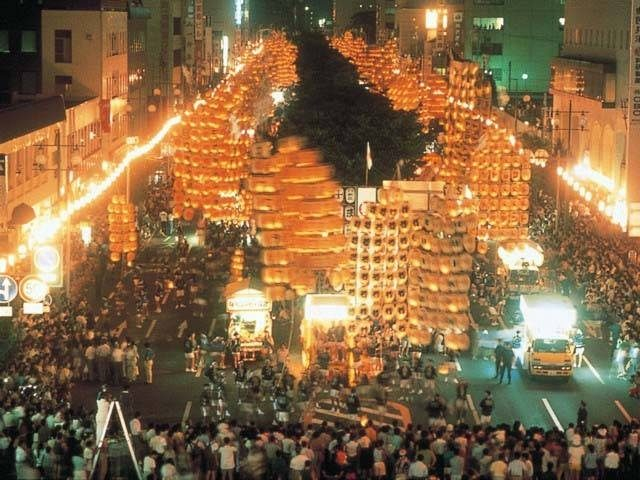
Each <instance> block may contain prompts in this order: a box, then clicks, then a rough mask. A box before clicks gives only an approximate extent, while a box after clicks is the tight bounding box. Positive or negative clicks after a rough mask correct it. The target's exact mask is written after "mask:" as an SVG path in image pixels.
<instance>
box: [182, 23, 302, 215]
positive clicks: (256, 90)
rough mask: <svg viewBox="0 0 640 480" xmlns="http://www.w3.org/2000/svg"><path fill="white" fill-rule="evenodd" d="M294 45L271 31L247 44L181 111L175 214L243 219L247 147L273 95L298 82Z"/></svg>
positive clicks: (248, 204)
mask: <svg viewBox="0 0 640 480" xmlns="http://www.w3.org/2000/svg"><path fill="white" fill-rule="evenodd" d="M296 52H297V51H296V48H295V46H293V45H292V44H291V43H290V42H289V41H288V40H287V39H286V37H285V36H284V35H282V34H279V33H273V34H271V35H270V36H269V37H268V38H267V39H265V40H263V41H262V42H261V43H260V44H259V45H258V46H257V47H256V46H253V45H251V46H249V47H248V48H247V52H246V54H245V55H244V56H243V58H242V61H241V63H240V65H239V67H238V68H236V70H235V71H234V72H232V74H230V75H229V76H227V77H226V78H225V79H224V80H223V81H222V82H221V83H220V85H218V86H217V87H216V88H215V89H214V90H213V91H211V92H208V93H207V94H206V95H205V96H204V98H203V99H202V100H201V101H199V102H196V106H194V109H193V110H190V111H187V112H185V116H184V122H183V124H184V125H183V127H182V128H181V129H179V130H178V131H177V132H176V133H175V135H176V139H175V145H176V152H175V162H174V175H175V179H174V183H173V190H174V200H175V211H174V215H176V216H182V217H183V218H185V219H189V218H191V219H192V218H194V216H195V210H199V211H201V212H202V214H203V216H204V218H207V219H210V220H212V221H229V222H243V221H247V220H248V219H249V217H250V214H251V203H252V202H251V198H250V195H249V193H248V192H247V191H246V190H245V189H244V188H243V186H242V185H243V182H244V181H245V179H246V178H247V177H248V176H249V166H248V161H249V150H250V148H251V144H252V142H253V138H254V135H255V129H256V128H257V127H258V126H259V125H260V124H261V123H263V122H264V121H265V120H266V119H267V118H268V117H269V116H270V115H272V114H273V100H272V93H273V92H274V91H276V90H279V89H282V88H288V87H290V86H291V85H292V84H293V83H295V82H296V81H297V76H296V71H295V59H296Z"/></svg>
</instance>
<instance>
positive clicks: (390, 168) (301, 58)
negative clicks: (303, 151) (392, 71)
mask: <svg viewBox="0 0 640 480" xmlns="http://www.w3.org/2000/svg"><path fill="white" fill-rule="evenodd" d="M298 48H299V53H298V63H297V69H298V75H299V76H300V83H299V84H298V85H297V86H296V88H295V89H294V91H293V92H292V94H291V97H290V101H289V102H288V103H287V104H286V105H285V107H284V108H283V110H282V115H283V122H282V125H281V127H280V136H288V135H299V136H303V137H305V138H306V139H307V141H308V145H309V146H312V147H317V148H319V149H320V150H321V151H322V153H323V155H324V159H325V161H326V162H328V163H330V164H332V165H333V166H334V167H335V169H336V176H337V178H338V179H339V180H340V181H341V182H342V183H343V184H352V185H359V184H362V183H364V172H365V163H366V160H365V153H366V143H367V142H369V143H370V145H371V152H372V157H373V168H372V169H371V171H370V172H369V183H370V184H372V185H376V184H381V183H382V180H385V179H391V178H392V177H393V176H394V174H395V170H396V165H398V164H399V165H401V173H402V176H403V178H408V177H410V176H411V175H412V174H413V172H414V171H415V168H416V167H417V165H418V163H419V160H420V158H421V157H422V154H423V153H424V149H425V145H426V143H427V138H426V136H425V134H424V133H423V132H422V130H421V128H420V124H419V123H418V118H417V115H416V114H415V112H404V111H395V110H393V108H392V106H391V104H390V102H389V100H388V99H387V98H386V97H384V96H382V95H378V94H374V93H372V92H370V91H369V90H368V89H367V88H366V86H365V85H361V84H360V83H359V81H358V74H357V72H356V70H355V68H354V67H353V66H352V65H351V64H350V63H349V62H348V60H347V59H346V58H344V57H343V56H342V55H341V54H340V53H339V52H337V51H335V50H333V49H332V48H331V47H330V46H329V44H328V42H327V40H326V39H325V37H324V36H322V35H320V34H314V33H309V34H304V35H302V36H301V37H300V38H299V40H298Z"/></svg>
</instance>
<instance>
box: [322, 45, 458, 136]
mask: <svg viewBox="0 0 640 480" xmlns="http://www.w3.org/2000/svg"><path fill="white" fill-rule="evenodd" d="M331 45H332V47H333V48H335V49H336V50H338V51H339V52H340V53H341V54H342V55H344V56H345V57H346V58H347V59H348V60H349V61H350V62H352V63H353V64H354V65H355V67H356V68H357V70H358V74H359V75H360V77H361V78H362V80H363V81H364V82H365V83H367V84H368V85H369V86H370V88H371V89H372V90H373V91H375V92H377V93H382V94H384V95H386V96H387V98H389V100H390V101H391V104H392V106H393V108H394V109H396V110H405V111H416V112H417V113H418V117H419V119H420V123H421V124H422V125H423V127H424V128H425V129H426V128H427V127H428V125H429V123H430V121H431V120H433V119H442V118H443V117H444V114H445V109H446V105H447V84H446V81H445V80H444V78H443V77H441V76H438V75H430V76H428V77H427V78H426V79H423V78H422V74H421V68H420V64H419V63H418V62H415V61H413V60H411V59H410V58H403V57H401V56H400V55H399V54H398V46H397V43H396V41H395V40H393V39H392V40H389V41H388V42H386V43H385V44H384V45H367V44H366V43H365V41H364V39H362V38H360V37H355V36H354V35H353V34H352V33H351V32H346V33H345V34H344V35H343V36H341V37H334V38H333V39H332V40H331Z"/></svg>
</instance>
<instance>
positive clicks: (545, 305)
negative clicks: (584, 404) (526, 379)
mask: <svg viewBox="0 0 640 480" xmlns="http://www.w3.org/2000/svg"><path fill="white" fill-rule="evenodd" d="M520 311H521V313H522V317H523V319H524V336H523V342H522V343H523V349H524V352H523V355H522V359H523V361H522V365H523V368H524V369H525V370H527V372H528V373H529V375H531V376H547V377H566V378H567V379H568V378H569V377H571V375H572V373H573V368H572V361H573V345H572V341H571V332H572V331H573V329H574V328H575V326H576V320H577V315H576V309H575V307H574V306H573V304H572V303H571V301H570V300H569V299H568V298H567V297H564V296H562V295H557V294H535V295H521V296H520Z"/></svg>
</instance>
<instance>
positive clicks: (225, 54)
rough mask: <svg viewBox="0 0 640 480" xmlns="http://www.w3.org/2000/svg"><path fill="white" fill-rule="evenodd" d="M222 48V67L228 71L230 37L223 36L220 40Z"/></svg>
mask: <svg viewBox="0 0 640 480" xmlns="http://www.w3.org/2000/svg"><path fill="white" fill-rule="evenodd" d="M220 47H221V48H222V66H223V67H224V68H225V69H226V68H227V67H228V66H229V36H228V35H223V36H222V40H220Z"/></svg>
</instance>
